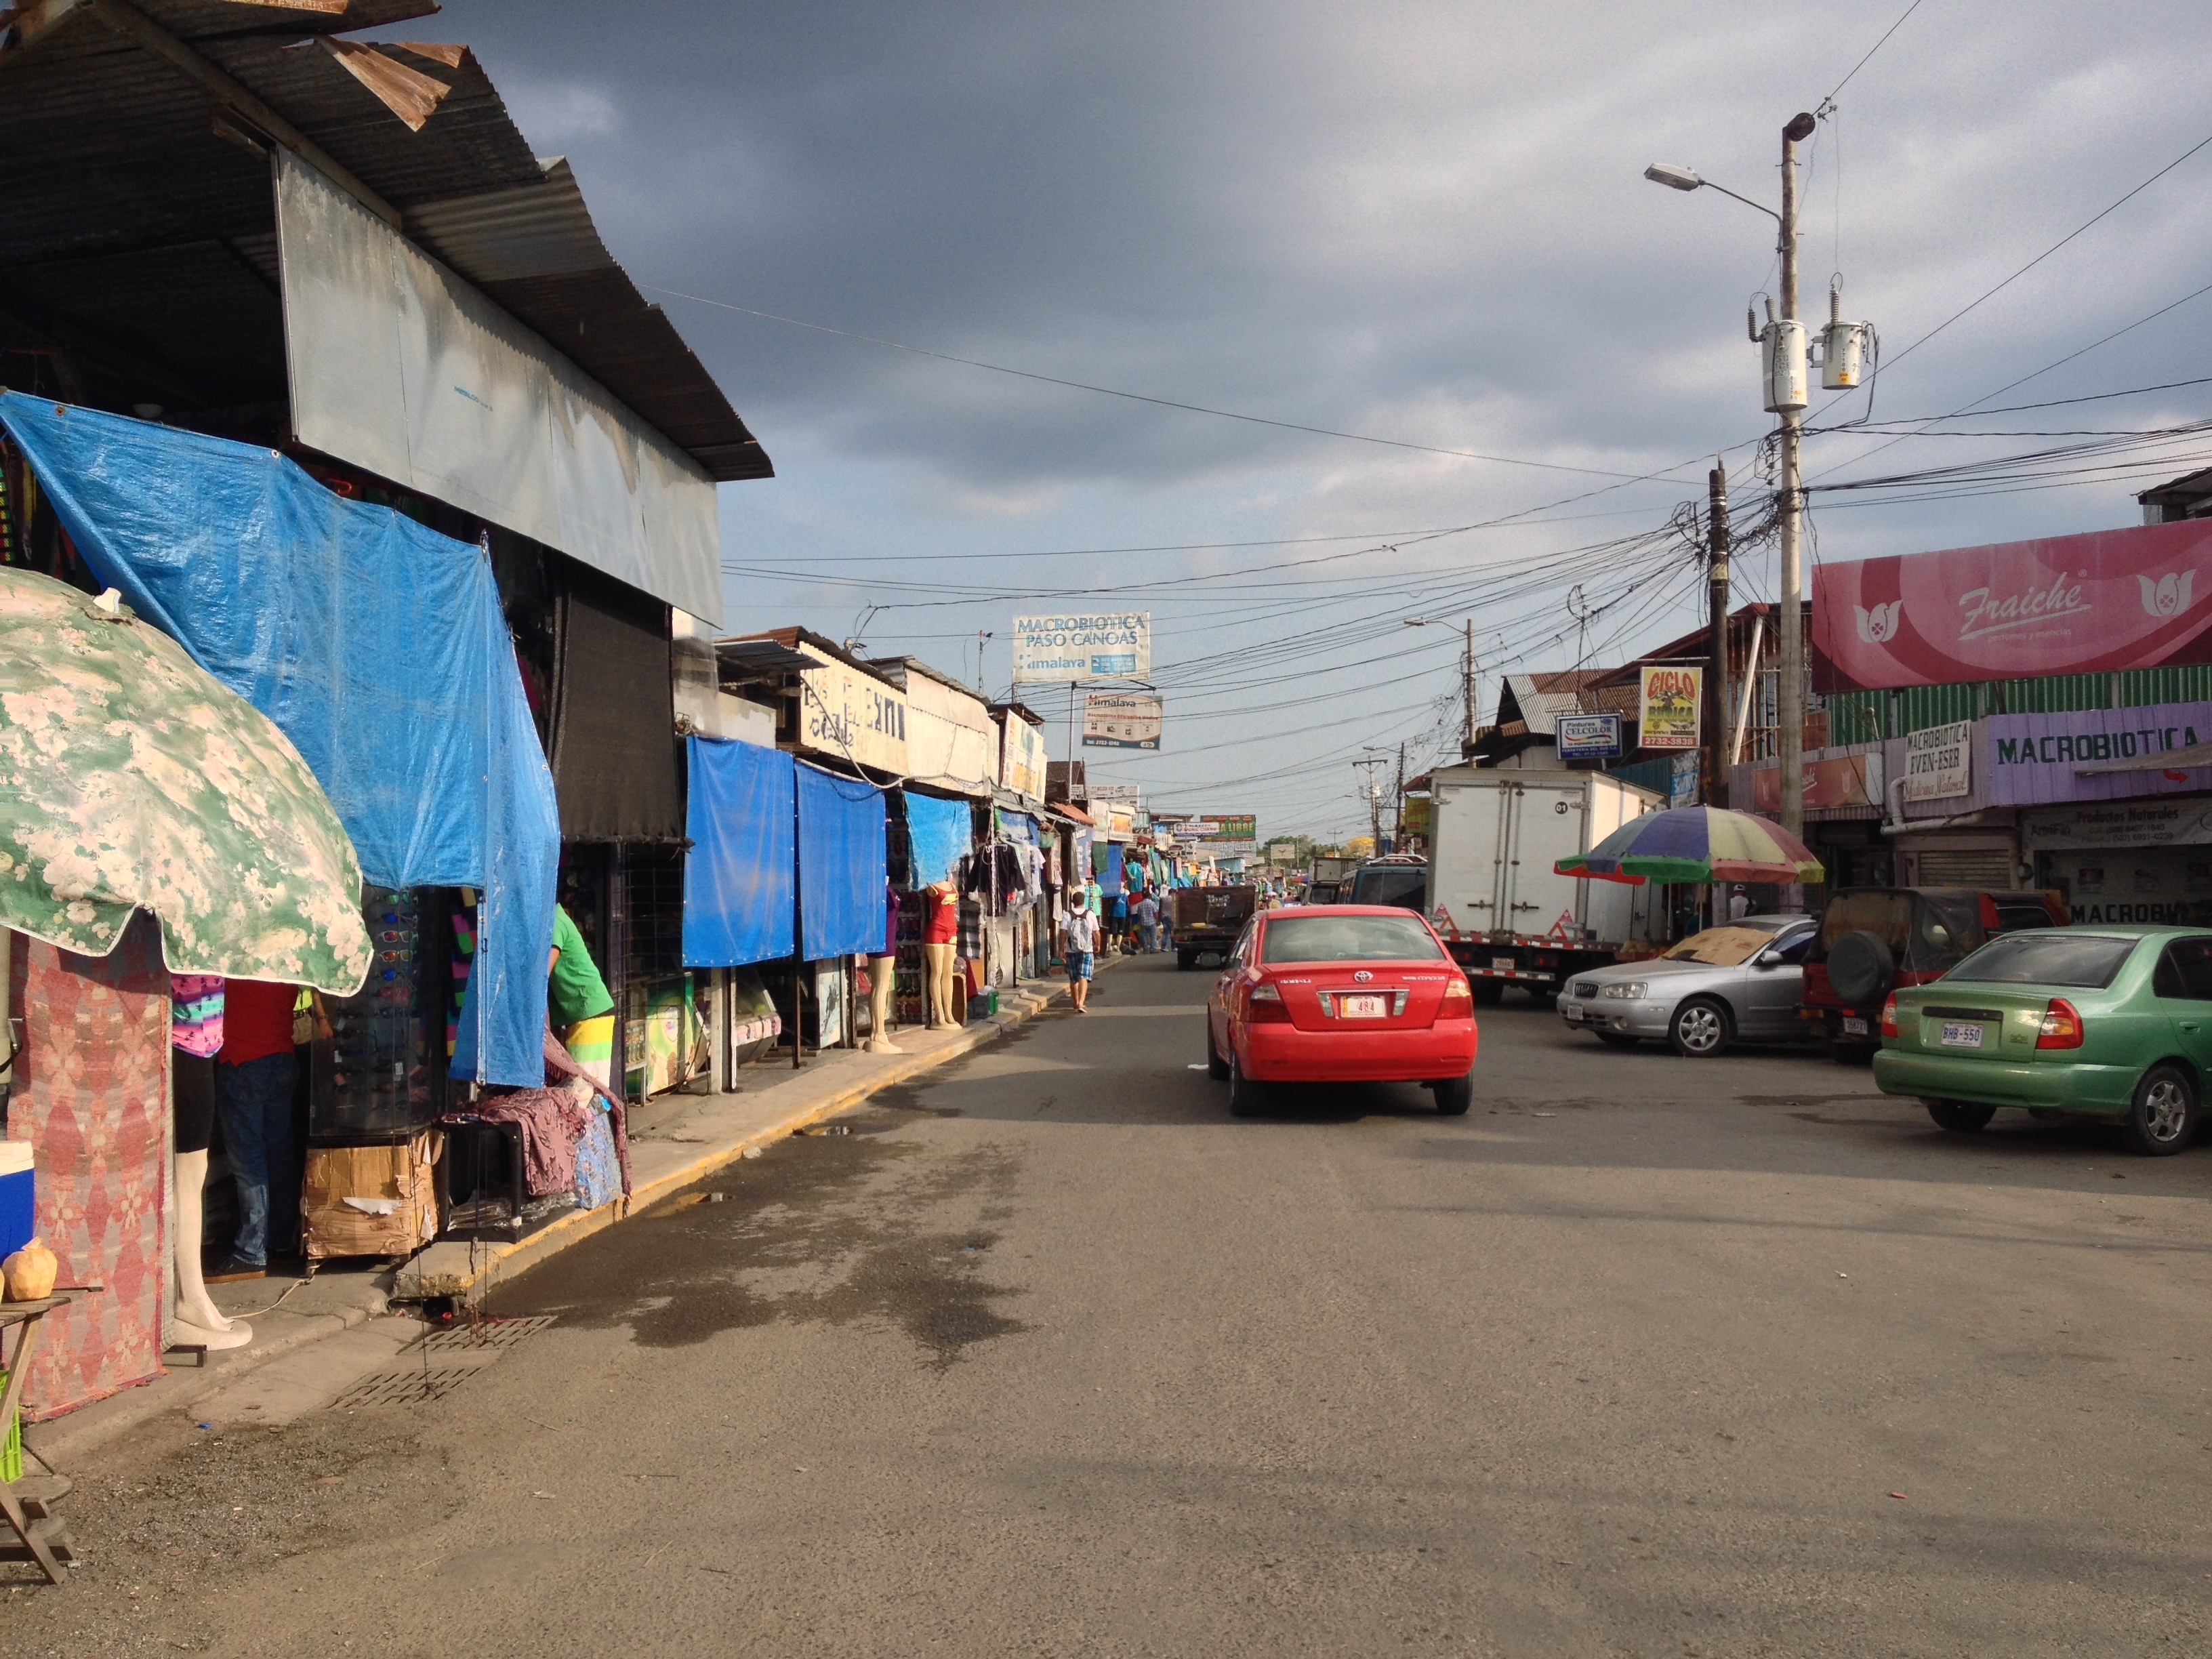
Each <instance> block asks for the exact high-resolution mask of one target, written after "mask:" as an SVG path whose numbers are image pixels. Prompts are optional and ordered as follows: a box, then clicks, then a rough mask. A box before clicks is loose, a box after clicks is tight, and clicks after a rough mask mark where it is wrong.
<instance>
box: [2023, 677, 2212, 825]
mask: <svg viewBox="0 0 2212 1659" xmlns="http://www.w3.org/2000/svg"><path fill="white" fill-rule="evenodd" d="M1983 728H1984V738H1983V740H1984V744H1985V745H1986V747H1985V750H1984V753H1985V757H1986V761H1987V776H1988V778H1989V802H1990V805H1992V806H2039V805H2045V803H2048V802H2052V801H2069V800H2118V799H2125V798H2126V797H2128V796H2130V795H2162V794H2172V793H2179V792H2181V791H2185V790H2192V789H2212V768H2208V767H2198V768H2196V769H2187V768H2172V767H2164V766H2160V765H2158V764H2157V759H2158V757H2160V756H2161V755H2165V754H2169V753H2171V752H2172V751H2174V750H2181V749H2188V748H2191V747H2193V746H2194V745H2196V744H2199V743H2203V742H2205V741H2206V740H2207V739H2212V702H2168V703H2157V704H2154V705H2152V706H2151V707H2149V708H2091V709H2082V710H2079V711H2076V712H2075V713H2071V714H1992V715H1990V717H1989V718H1988V719H1987V720H1984V722H1983ZM2115 766H2118V767H2124V768H2126V769H2124V770H2119V771H2115V770H2112V768H2113V767H2115Z"/></svg>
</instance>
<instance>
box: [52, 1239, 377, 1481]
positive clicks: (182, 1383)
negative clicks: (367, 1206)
mask: <svg viewBox="0 0 2212 1659" xmlns="http://www.w3.org/2000/svg"><path fill="white" fill-rule="evenodd" d="M385 1277H386V1275H385V1274H383V1273H378V1274H375V1275H374V1276H373V1277H371V1278H369V1279H365V1280H364V1281H363V1285H362V1295H361V1296H360V1297H358V1298H357V1299H356V1300H355V1301H353V1302H351V1303H349V1304H347V1305H345V1306H344V1307H343V1308H337V1309H334V1310H331V1311H330V1312H328V1313H319V1314H305V1315H298V1314H295V1315H291V1316H288V1319H289V1322H290V1323H291V1325H292V1328H290V1329H289V1330H285V1331H282V1332H279V1333H277V1334H274V1335H271V1334H269V1332H268V1328H267V1327H266V1326H264V1325H262V1324H260V1323H258V1319H249V1320H248V1321H247V1322H248V1323H249V1324H252V1325H253V1327H254V1330H253V1342H252V1346H248V1347H244V1348H235V1349H232V1350H231V1351H229V1352H228V1353H227V1354H225V1355H224V1356H223V1357H222V1358H221V1359H219V1360H218V1361H217V1362H216V1364H211V1365H209V1366H207V1367H205V1368H204V1369H201V1368H198V1367H192V1366H172V1367H170V1368H169V1370H167V1373H166V1374H165V1375H164V1376H161V1377H158V1378H156V1379H155V1381H154V1382H152V1383H149V1384H147V1385H146V1386H144V1387H143V1388H137V1389H125V1391H124V1392H123V1393H121V1394H118V1395H109V1396H108V1397H107V1398H106V1400H101V1401H94V1402H93V1404H92V1405H91V1406H89V1407H86V1408H85V1411H84V1413H82V1414H77V1413H72V1414H71V1415H70V1416H68V1417H62V1418H57V1419H54V1420H53V1421H52V1422H49V1423H26V1424H24V1425H23V1437H24V1444H25V1447H26V1449H28V1450H29V1451H30V1452H31V1453H32V1454H33V1455H35V1456H37V1457H38V1458H40V1460H41V1461H42V1462H47V1463H49V1464H52V1465H54V1466H55V1467H59V1466H60V1465H61V1464H64V1463H73V1462H76V1461H77V1460H78V1459H79V1458H81V1457H82V1456H83V1455H85V1454H87V1453H88V1452H92V1451H96V1450H97V1449H100V1447H101V1446H104V1445H106V1443H108V1442H109V1441H111V1440H113V1439H114V1438H116V1437H118V1435H122V1434H126V1433H128V1432H129V1431H131V1430H132V1429H135V1428H137V1427H139V1426H141V1425H143V1424H146V1423H150V1422H152V1421H153V1420H154V1419H155V1418H157V1417H160V1416H161V1415H162V1413H166V1412H172V1411H175V1412H183V1411H187V1410H189V1409H190V1408H191V1407H194V1406H196V1405H197V1404H198V1403H199V1402H200V1401H203V1400H204V1399H206V1398H207V1397H208V1396H209V1395H212V1394H214V1393H216V1391H217V1390H219V1389H225V1388H228V1386H229V1385H230V1384H232V1383H235V1382H236V1381H238V1379H239V1378H240V1377H241V1376H245V1375H246V1373H247V1372H249V1371H254V1370H259V1369H260V1368H261V1367H262V1366H264V1365H266V1364H270V1362H272V1361H274V1360H278V1359H282V1358H284V1356H285V1355H287V1354H291V1353H297V1352H299V1351H300V1350H301V1349H302V1348H305V1347H307V1346H310V1345H311V1344H313V1343H316V1342H319V1341H321V1340H323V1339H324V1338H325V1337H331V1336H337V1335H341V1334H343V1333H344V1332H347V1331H350V1330H356V1329H358V1328H360V1327H362V1326H363V1325H366V1324H367V1323H368V1322H369V1321H370V1320H372V1319H374V1318H375V1317H377V1316H379V1315H380V1314H382V1313H384V1312H386V1311H387V1310H388V1309H389V1308H390V1305H391V1297H390V1295H389V1293H388V1292H387V1291H386V1288H385V1286H384V1285H383V1284H382V1283H381V1282H380V1281H382V1280H383V1279H385ZM263 1317H265V1316H263ZM165 1384H166V1385H167V1386H164V1385H165ZM103 1407H105V1408H106V1409H102V1408H103Z"/></svg>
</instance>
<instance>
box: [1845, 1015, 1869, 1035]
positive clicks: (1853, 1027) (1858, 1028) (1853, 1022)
mask: <svg viewBox="0 0 2212 1659" xmlns="http://www.w3.org/2000/svg"><path fill="white" fill-rule="evenodd" d="M1866 1034H1867V1023H1866V1022H1865V1021H1864V1020H1863V1019H1847V1020H1845V1021H1844V1036H1865V1035H1866Z"/></svg>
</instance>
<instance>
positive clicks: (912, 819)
mask: <svg viewBox="0 0 2212 1659" xmlns="http://www.w3.org/2000/svg"><path fill="white" fill-rule="evenodd" d="M974 832H975V810H974V809H973V808H972V807H970V806H969V804H968V803H967V802H966V801H964V800H939V799H937V797H936V796H934V795H923V794H917V793H915V791H913V790H911V789H909V790H908V791H907V792H906V835H907V842H908V846H909V848H911V849H912V860H911V864H912V869H913V876H912V880H913V883H914V884H915V887H917V888H921V887H934V886H935V885H937V884H938V883H939V882H940V881H943V880H944V879H945V878H947V877H948V876H950V875H951V873H952V871H953V866H956V865H957V864H958V863H959V862H960V860H962V859H963V858H965V857H967V856H968V849H969V846H970V845H971V844H972V842H973V839H974Z"/></svg>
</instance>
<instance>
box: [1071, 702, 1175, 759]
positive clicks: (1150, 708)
mask: <svg viewBox="0 0 2212 1659" xmlns="http://www.w3.org/2000/svg"><path fill="white" fill-rule="evenodd" d="M1083 746H1084V747H1085V749H1145V750H1157V749H1158V748H1159V746H1160V699H1159V696H1158V693H1157V692H1152V691H1086V692H1085V693H1084V694H1083Z"/></svg>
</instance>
